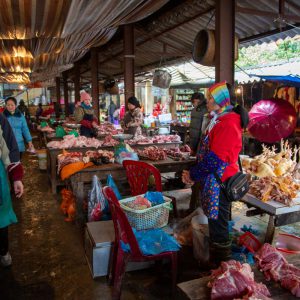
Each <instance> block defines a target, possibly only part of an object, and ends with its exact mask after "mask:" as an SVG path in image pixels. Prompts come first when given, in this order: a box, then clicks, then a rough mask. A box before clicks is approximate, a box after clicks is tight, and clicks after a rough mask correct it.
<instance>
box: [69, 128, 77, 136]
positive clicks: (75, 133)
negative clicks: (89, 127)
mask: <svg viewBox="0 0 300 300" xmlns="http://www.w3.org/2000/svg"><path fill="white" fill-rule="evenodd" d="M72 134H73V135H74V136H75V137H79V133H78V132H77V131H76V130H74V129H73V130H71V131H69V133H68V135H72Z"/></svg>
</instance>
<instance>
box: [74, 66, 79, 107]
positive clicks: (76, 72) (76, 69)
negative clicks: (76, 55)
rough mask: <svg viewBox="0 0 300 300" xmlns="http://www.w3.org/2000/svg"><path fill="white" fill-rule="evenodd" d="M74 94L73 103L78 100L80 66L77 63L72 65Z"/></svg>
mask: <svg viewBox="0 0 300 300" xmlns="http://www.w3.org/2000/svg"><path fill="white" fill-rule="evenodd" d="M74 94H75V103H76V102H79V101H80V68H79V65H78V64H75V65H74Z"/></svg>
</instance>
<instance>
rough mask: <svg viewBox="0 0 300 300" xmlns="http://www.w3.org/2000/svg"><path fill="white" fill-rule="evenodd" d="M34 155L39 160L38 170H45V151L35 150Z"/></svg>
mask: <svg viewBox="0 0 300 300" xmlns="http://www.w3.org/2000/svg"><path fill="white" fill-rule="evenodd" d="M36 154H37V157H38V159H39V169H40V170H47V151H46V149H41V150H37V151H36Z"/></svg>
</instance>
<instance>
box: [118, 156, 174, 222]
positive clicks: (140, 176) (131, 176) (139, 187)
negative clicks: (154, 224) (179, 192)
mask: <svg viewBox="0 0 300 300" xmlns="http://www.w3.org/2000/svg"><path fill="white" fill-rule="evenodd" d="M123 167H124V168H125V170H126V176H127V179H128V182H129V185H130V190H131V195H132V196H136V195H141V194H144V193H146V192H147V191H148V180H149V176H150V175H153V177H154V179H155V188H156V191H158V192H162V184H161V175H160V172H159V170H158V169H157V168H156V167H154V166H153V165H151V164H148V163H146V162H143V161H135V160H124V161H123ZM168 197H169V198H170V199H172V205H173V213H174V217H177V205H176V198H174V197H170V196H168Z"/></svg>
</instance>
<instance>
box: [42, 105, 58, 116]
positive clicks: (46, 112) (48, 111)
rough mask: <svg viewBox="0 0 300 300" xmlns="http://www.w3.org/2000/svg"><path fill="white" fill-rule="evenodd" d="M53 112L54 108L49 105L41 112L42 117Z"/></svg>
mask: <svg viewBox="0 0 300 300" xmlns="http://www.w3.org/2000/svg"><path fill="white" fill-rule="evenodd" d="M54 113H55V110H54V108H52V107H50V108H48V109H46V110H44V111H43V112H42V117H47V116H49V115H52V114H54Z"/></svg>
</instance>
